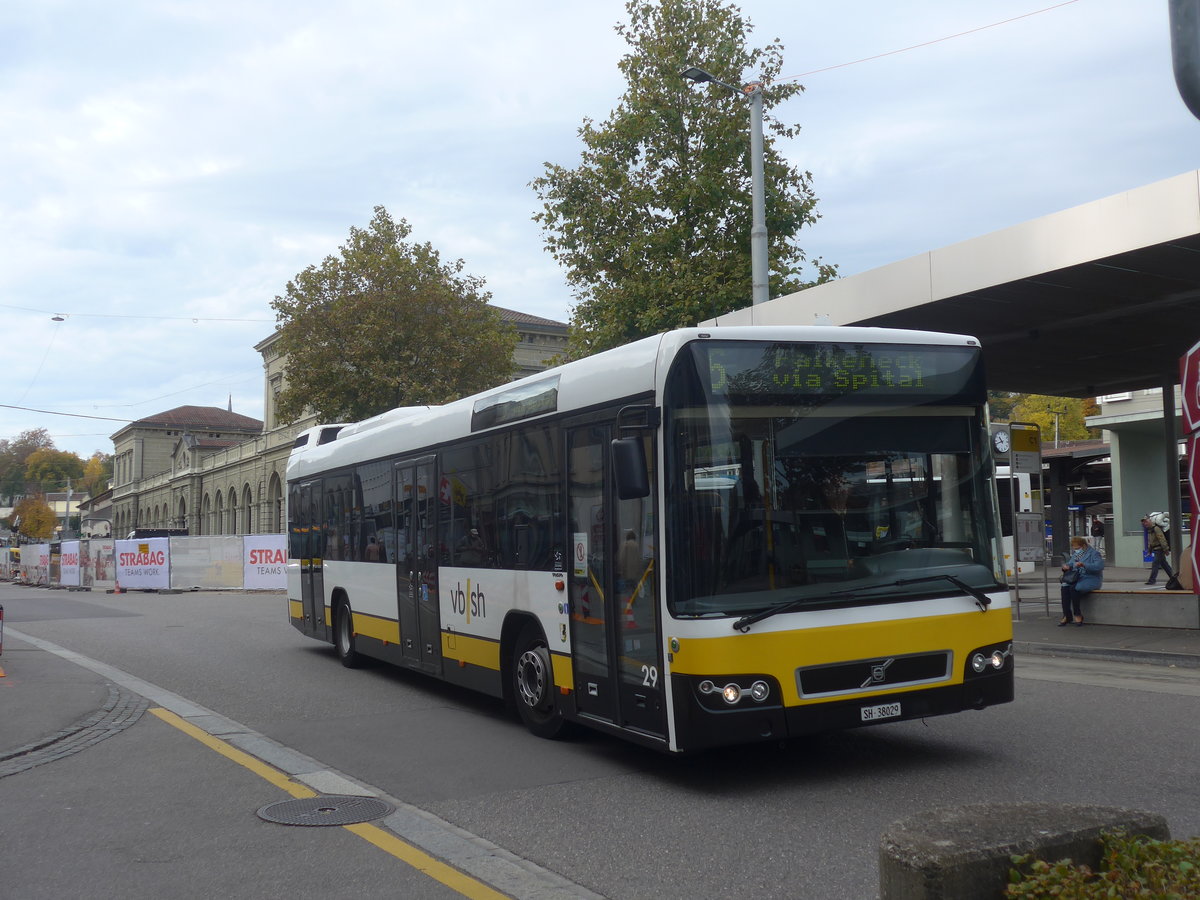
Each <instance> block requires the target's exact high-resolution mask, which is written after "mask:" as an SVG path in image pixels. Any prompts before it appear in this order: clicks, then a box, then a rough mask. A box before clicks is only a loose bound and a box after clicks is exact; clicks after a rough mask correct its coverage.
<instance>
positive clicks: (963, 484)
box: [288, 327, 1013, 752]
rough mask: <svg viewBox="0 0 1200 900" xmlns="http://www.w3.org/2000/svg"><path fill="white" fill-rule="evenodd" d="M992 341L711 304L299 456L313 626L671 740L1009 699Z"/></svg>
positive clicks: (298, 534) (350, 428) (564, 710)
mask: <svg viewBox="0 0 1200 900" xmlns="http://www.w3.org/2000/svg"><path fill="white" fill-rule="evenodd" d="M989 448H990V440H989V429H988V421H987V416H986V406H985V384H984V377H983V371H982V363H981V353H980V348H979V345H978V343H977V342H976V341H975V340H974V339H973V338H969V337H963V336H957V335H944V334H934V333H926V332H915V331H894V330H887V329H875V328H831V327H771V328H766V327H738V328H712V329H708V330H702V329H686V330H680V331H674V332H669V333H667V334H662V335H659V336H657V337H653V338H647V339H645V340H641V341H638V342H636V343H633V344H629V345H628V346H625V347H621V348H619V349H616V350H611V351H608V352H606V353H601V354H598V355H596V356H592V357H589V358H587V359H583V360H579V361H577V362H572V363H569V364H567V365H564V366H561V367H560V368H557V369H552V370H549V371H547V372H544V373H541V374H538V375H533V376H530V377H528V378H525V379H523V380H521V381H516V382H513V383H511V384H507V385H504V386H502V387H498V388H495V389H493V390H490V391H485V392H483V393H480V394H477V395H475V396H472V397H467V398H465V399H463V400H459V401H456V402H453V403H449V404H446V405H444V406H438V407H429V408H426V407H419V408H405V409H395V410H392V411H390V412H387V413H384V414H382V415H380V416H377V417H375V418H373V419H368V420H366V421H364V422H359V423H356V424H350V425H342V426H337V425H334V426H324V427H319V428H314V429H311V430H310V431H308V432H306V433H305V434H303V435H301V436H300V437H299V438H298V439H297V442H296V447H295V448H294V449H293V451H292V455H291V458H290V460H289V463H288V528H289V533H290V539H289V554H288V556H289V563H288V600H289V610H290V612H289V615H290V618H291V622H292V624H293V625H294V626H295V627H296V628H298V629H299V630H300V631H302V632H303V633H304V634H306V635H309V636H311V637H314V638H317V639H319V640H323V641H328V642H331V643H332V644H333V646H334V648H335V650H336V653H337V656H338V657H340V659H341V660H342V662H343V663H344V664H346V665H348V666H355V665H358V664H359V663H361V662H362V661H363V660H364V659H365V658H366V657H373V658H375V659H379V660H383V661H385V662H388V663H393V664H395V665H399V666H404V667H407V668H411V669H414V670H417V671H420V672H424V673H427V674H429V675H432V676H435V677H438V678H441V679H444V680H446V681H449V682H453V683H455V684H458V685H462V686H465V687H470V688H473V689H477V690H480V691H484V692H487V693H489V694H493V695H495V696H497V697H503V698H505V699H506V700H507V701H509V702H511V703H512V704H513V705H515V707H516V709H517V711H518V712H519V714H520V716H521V719H522V720H523V721H524V723H525V724H526V726H527V727H528V728H529V729H530V730H531V731H533V732H534V733H535V734H538V735H541V736H544V737H555V736H557V735H559V734H560V733H562V732H563V730H564V729H565V728H567V727H569V726H571V725H573V724H575V723H582V724H585V725H587V726H590V727H592V728H596V729H599V730H601V731H605V732H608V733H612V734H618V735H621V736H623V737H625V738H628V739H630V740H633V741H637V742H639V743H642V744H645V745H648V746H651V747H654V748H657V749H660V750H663V751H668V752H684V751H690V750H696V749H700V748H704V747H712V746H716V745H722V744H733V743H742V742H749V741H762V740H775V741H777V740H784V739H787V738H792V737H795V736H798V735H804V734H810V733H814V732H819V731H826V730H832V729H841V728H849V727H853V726H861V725H866V724H872V723H878V722H894V721H898V720H904V719H913V718H919V717H927V716H935V715H940V714H944V713H952V712H958V711H960V710H967V709H982V708H984V707H987V706H990V705H992V704H996V703H1004V702H1007V701H1010V700H1011V699H1012V696H1013V660H1012V618H1011V609H1010V607H1009V594H1008V591H1007V588H1006V585H1005V579H1004V572H1003V565H1002V549H1001V542H1000V533H999V529H998V527H997V504H996V494H995V487H994V478H993V476H994V464H993V460H992V457H991V451H990V449H989Z"/></svg>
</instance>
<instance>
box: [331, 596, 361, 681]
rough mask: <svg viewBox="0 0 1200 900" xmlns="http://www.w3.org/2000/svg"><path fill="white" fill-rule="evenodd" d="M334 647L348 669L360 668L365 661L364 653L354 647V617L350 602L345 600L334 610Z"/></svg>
mask: <svg viewBox="0 0 1200 900" xmlns="http://www.w3.org/2000/svg"><path fill="white" fill-rule="evenodd" d="M333 648H334V650H336V651H337V656H338V659H339V660H341V662H342V665H343V666H345V667H346V668H347V669H357V668H360V667H361V666H362V664H363V663H364V662H365V660H364V658H363V655H362V654H361V653H359V652H358V651H357V650H355V649H354V618H353V617H352V616H351V615H350V604H349V603H347V602H346V601H345V600H342V601H341V602H340V603H338V605H337V606H336V607H335V610H334V614H333Z"/></svg>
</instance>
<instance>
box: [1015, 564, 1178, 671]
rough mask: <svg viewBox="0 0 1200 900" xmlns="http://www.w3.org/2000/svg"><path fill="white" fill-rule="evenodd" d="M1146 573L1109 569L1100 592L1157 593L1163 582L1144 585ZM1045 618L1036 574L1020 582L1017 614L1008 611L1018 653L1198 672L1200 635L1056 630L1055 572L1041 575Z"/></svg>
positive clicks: (1103, 628)
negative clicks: (1173, 667) (1190, 669)
mask: <svg viewBox="0 0 1200 900" xmlns="http://www.w3.org/2000/svg"><path fill="white" fill-rule="evenodd" d="M1149 574H1150V570H1149V569H1148V568H1146V569H1141V568H1132V567H1118V566H1109V567H1107V568H1105V570H1104V587H1102V588H1101V590H1104V591H1120V592H1122V593H1140V592H1146V593H1150V592H1156V593H1161V592H1162V591H1163V589H1164V588H1163V585H1164V583H1165V582H1166V578H1164V577H1163V574H1162V573H1161V572H1160V573H1159V575H1158V584H1157V585H1155V586H1150V585H1147V584H1146V578H1147V577H1148V576H1149ZM1046 575H1047V576H1048V578H1049V584H1048V591H1049V598H1050V601H1049V602H1050V607H1049V608H1050V612H1049V615H1047V614H1046V600H1045V596H1046V593H1045V592H1044V591H1043V577H1042V572H1041V570H1040V569H1039V570H1038V571H1037V572H1035V573H1034V574H1033V575H1031V576H1026V577H1023V578H1022V579H1021V584H1020V592H1021V602H1020V609H1019V611H1018V610H1014V611H1013V643H1014V649H1015V650H1016V652H1017V653H1018V655H1020V654H1022V653H1030V654H1039V655H1051V656H1089V657H1092V658H1100V659H1110V660H1119V661H1122V662H1141V663H1154V664H1158V665H1167V666H1178V667H1181V668H1200V631H1197V630H1195V629H1187V628H1138V627H1135V626H1126V625H1092V624H1087V623H1086V622H1085V624H1084V625H1083V626H1082V627H1077V626H1076V625H1074V624H1071V625H1064V626H1062V627H1059V624H1058V622H1059V619H1060V618H1061V617H1062V605H1061V601H1060V600H1059V591H1058V570H1057V568H1056V567H1051V569H1050V570H1049V571H1048V572H1047V573H1046Z"/></svg>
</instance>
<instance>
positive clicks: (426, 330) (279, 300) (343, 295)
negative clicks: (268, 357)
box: [271, 206, 517, 422]
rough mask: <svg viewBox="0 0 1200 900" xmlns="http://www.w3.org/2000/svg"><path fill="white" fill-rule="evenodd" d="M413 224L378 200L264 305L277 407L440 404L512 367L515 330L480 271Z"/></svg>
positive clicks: (291, 417)
mask: <svg viewBox="0 0 1200 900" xmlns="http://www.w3.org/2000/svg"><path fill="white" fill-rule="evenodd" d="M410 232H411V228H410V227H409V225H408V223H407V222H406V221H405V220H404V219H400V220H398V221H397V220H394V219H392V217H391V216H390V215H389V214H388V212H387V210H386V209H384V208H383V207H382V206H377V207H375V215H374V218H372V219H371V224H370V226H369V227H367V228H365V229H362V228H351V229H350V238H349V240H348V241H346V243H345V244H343V245H342V247H341V248H340V250H339V252H338V254H336V255H330V256H327V257H326V258H325V260H324V262H322V263H321V265H319V266H309V267H308V268H307V269H305V270H304V271H303V272H301V273H300V274H299V275H297V276H296V277H295V278H294V279H293V280H292V281H289V282H288V285H287V292H286V293H285V294H284V295H283V296H281V297H276V298H275V299H274V300H273V301H272V303H271V306H272V308H273V309H274V310H275V313H276V318H277V319H278V322H279V335H280V339H279V346H280V349H281V350H282V351H283V352H284V353H285V354H286V355H287V367H286V379H287V385H286V387H285V388H284V390H283V392H282V393H281V394H280V396H279V415H280V417H281V418H282V419H283V420H284V421H295V420H296V419H298V418H299V417H300V416H302V415H304V414H305V412H307V411H308V410H310V409H311V410H312V411H314V412H316V413H317V414H318V415H319V416H320V417H321V418H322V419H323V420H324V421H327V422H335V421H356V420H358V419H363V418H367V417H369V416H373V415H376V414H377V413H381V412H384V411H385V410H388V409H391V408H393V407H396V406H414V405H421V404H440V403H445V402H447V401H449V400H454V399H457V398H459V397H462V396H464V395H466V394H471V393H474V392H476V391H480V390H483V389H485V388H489V387H493V386H495V385H497V384H501V383H503V382H505V381H507V380H508V379H509V378H510V377H511V376H512V375H513V373H514V365H513V359H512V356H513V350H514V349H515V347H516V339H517V338H516V332H515V331H514V330H513V329H512V328H511V327H510V326H509V325H507V324H505V323H504V322H503V321H502V320H501V318H500V314H499V313H498V312H497V311H496V309H495V308H494V307H491V306H489V305H488V300H489V299H491V295H490V294H488V293H486V292H485V291H484V290H483V285H484V282H483V279H482V278H477V277H475V276H470V275H464V274H463V272H462V270H463V262H462V260H458V261H456V262H453V263H443V262H442V261H441V257H440V256H439V255H438V252H437V251H436V250H435V249H433V247H432V246H431V245H430V244H428V243H425V244H417V243H410V242H408V241H407V240H406V239H407V238H408V236H409V234H410Z"/></svg>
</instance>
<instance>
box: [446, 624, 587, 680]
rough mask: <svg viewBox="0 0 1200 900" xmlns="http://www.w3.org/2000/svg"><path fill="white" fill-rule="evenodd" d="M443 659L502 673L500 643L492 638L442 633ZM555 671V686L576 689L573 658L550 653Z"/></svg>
mask: <svg viewBox="0 0 1200 900" xmlns="http://www.w3.org/2000/svg"><path fill="white" fill-rule="evenodd" d="M442 658H443V659H444V660H446V662H447V663H450V662H463V663H466V664H467V665H472V666H479V667H480V668H483V669H490V670H492V671H493V672H499V671H500V642H499V641H494V640H492V639H490V638H479V637H474V636H473V635H469V634H460V633H459V632H457V631H443V632H442ZM550 663H551V666H552V667H553V669H554V685H555V687H557V688H559V689H560V690H563V691H571V690H574V689H575V678H574V676H573V674H572V672H571V657H570V656H568V655H566V654H564V653H554V652H553V651H551V653H550Z"/></svg>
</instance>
